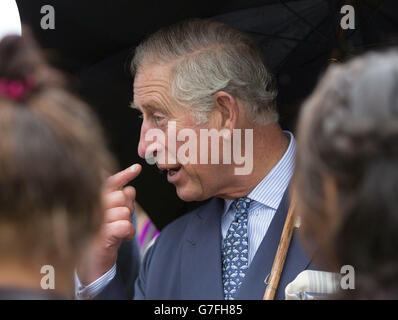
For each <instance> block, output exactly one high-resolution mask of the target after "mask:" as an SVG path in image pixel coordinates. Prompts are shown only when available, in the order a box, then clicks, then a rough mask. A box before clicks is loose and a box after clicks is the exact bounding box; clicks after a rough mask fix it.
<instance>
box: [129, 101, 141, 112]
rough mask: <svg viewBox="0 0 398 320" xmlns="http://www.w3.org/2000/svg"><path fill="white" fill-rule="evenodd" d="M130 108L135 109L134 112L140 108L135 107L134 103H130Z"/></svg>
mask: <svg viewBox="0 0 398 320" xmlns="http://www.w3.org/2000/svg"><path fill="white" fill-rule="evenodd" d="M130 108H133V109H136V110H138V111H141V108H140V107H139V106H137V105H136V104H135V103H134V101H132V102H131V103H130Z"/></svg>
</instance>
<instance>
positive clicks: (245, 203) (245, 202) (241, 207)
mask: <svg viewBox="0 0 398 320" xmlns="http://www.w3.org/2000/svg"><path fill="white" fill-rule="evenodd" d="M251 202H252V200H251V199H249V198H248V197H243V198H239V199H236V200H235V208H236V211H237V213H240V212H241V213H244V212H247V211H248V210H249V207H250V203H251Z"/></svg>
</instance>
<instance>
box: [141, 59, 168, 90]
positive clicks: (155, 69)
mask: <svg viewBox="0 0 398 320" xmlns="http://www.w3.org/2000/svg"><path fill="white" fill-rule="evenodd" d="M170 71H171V68H170V64H161V63H144V64H143V65H142V66H140V68H139V69H138V70H137V73H136V75H135V79H134V86H140V85H141V84H142V83H143V84H145V83H146V82H151V81H167V82H168V81H169V78H170Z"/></svg>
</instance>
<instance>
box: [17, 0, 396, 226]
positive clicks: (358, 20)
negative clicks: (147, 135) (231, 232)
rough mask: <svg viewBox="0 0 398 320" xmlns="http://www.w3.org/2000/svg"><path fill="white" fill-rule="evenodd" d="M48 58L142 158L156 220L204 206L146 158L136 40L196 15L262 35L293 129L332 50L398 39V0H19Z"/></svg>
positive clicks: (133, 158)
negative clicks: (45, 13) (346, 18)
mask: <svg viewBox="0 0 398 320" xmlns="http://www.w3.org/2000/svg"><path fill="white" fill-rule="evenodd" d="M17 3H18V6H19V9H20V14H21V18H22V21H23V22H24V23H25V24H27V25H29V26H30V27H31V28H32V29H33V31H34V33H35V35H36V37H37V38H38V40H39V42H40V43H41V45H42V46H43V48H45V49H46V52H47V53H48V55H49V57H50V59H51V61H52V62H53V63H54V64H55V65H56V66H58V67H60V68H61V69H63V70H65V71H66V72H68V73H69V74H71V76H72V77H74V78H75V80H78V81H77V82H78V83H79V86H78V90H79V92H80V94H81V95H82V96H83V97H84V98H85V99H87V100H88V102H90V104H91V105H92V106H93V108H94V109H95V110H96V111H97V113H98V115H99V116H100V119H101V120H102V122H103V124H104V127H105V128H106V131H107V133H108V137H109V141H110V145H111V147H112V149H113V151H114V152H115V154H116V155H117V156H118V159H119V162H120V166H121V167H127V166H129V165H130V164H132V163H134V162H137V161H138V162H141V163H142V164H143V165H144V170H143V173H142V175H141V176H140V177H139V178H138V179H137V180H136V181H134V183H133V184H134V185H135V186H136V188H137V200H138V202H139V203H140V204H141V206H142V207H143V208H144V209H145V211H146V212H147V213H148V215H149V216H150V217H151V218H152V220H153V221H154V222H155V224H156V225H157V227H158V228H162V227H164V226H165V225H166V224H167V223H169V222H170V221H172V220H174V219H175V218H176V217H178V216H180V215H182V214H184V213H185V212H186V211H187V210H189V209H191V208H193V207H195V206H196V205H198V204H197V203H185V202H182V201H181V200H179V199H178V198H177V196H176V194H175V188H174V186H172V185H170V184H168V183H167V181H166V179H165V177H163V176H161V175H160V174H159V173H158V170H157V169H156V168H155V167H152V166H149V165H147V164H146V163H145V161H142V159H139V157H138V155H137V144H138V139H139V129H140V124H141V123H140V120H139V119H138V117H137V114H136V113H135V111H134V110H132V109H130V108H129V107H128V105H129V102H130V100H131V98H132V94H133V92H132V87H133V86H132V78H131V75H130V71H129V59H130V58H131V55H132V52H133V49H134V47H135V46H136V45H137V44H138V43H139V42H140V41H141V40H142V39H143V38H144V37H145V36H146V35H148V34H150V33H152V32H154V31H155V30H157V29H159V28H160V27H162V26H165V25H169V24H171V23H174V22H176V21H179V20H182V19H185V18H189V17H201V18H212V19H215V20H218V21H222V22H225V23H228V24H231V25H233V26H235V27H236V28H238V29H240V30H243V31H246V32H248V33H249V34H251V35H252V36H253V37H254V38H255V39H257V40H258V42H259V44H260V46H261V48H262V50H263V53H264V57H265V58H264V59H265V63H266V64H267V65H268V66H269V68H270V69H271V70H272V71H273V72H274V74H275V75H276V77H277V81H278V85H279V96H278V103H279V107H280V114H281V124H282V126H283V127H284V128H286V129H290V130H294V126H295V119H296V116H297V112H298V110H299V106H300V103H301V102H302V101H303V99H304V98H305V97H306V96H308V94H309V93H310V92H311V90H312V89H313V88H314V85H315V83H316V81H317V79H318V78H319V75H320V74H321V73H322V72H323V70H324V69H325V68H326V67H327V65H328V63H329V61H330V58H334V59H338V60H344V59H346V58H348V57H351V56H353V55H356V54H358V53H362V52H364V51H366V50H369V49H373V48H378V47H381V46H388V45H391V44H393V43H395V39H396V34H397V31H398V27H397V26H398V10H397V9H398V8H397V7H398V4H397V1H393V0H385V1H382V0H379V1H375V0H360V1H359V0H358V1H338V0H335V1H331V0H329V1H328V0H290V1H287V0H285V1H282V0H279V1H278V0H262V1H260V0H240V1H236V0H235V1H231V0H229V1H218V2H215V1H207V0H202V1H190V2H189V3H187V2H186V1H184V2H181V1H153V0H147V1H129V0H118V1H117V0H112V1H110V0H97V1H95V2H94V1H76V2H74V1H73V2H72V1H65V0H64V1H61V0H58V1H56V0H52V1H51V0H17ZM48 4H49V5H52V6H53V7H54V9H55V13H56V24H55V30H42V29H41V28H40V19H41V18H42V14H41V13H40V8H41V7H42V6H43V5H48ZM344 4H351V5H353V7H354V8H355V29H353V30H347V31H343V30H341V28H340V20H341V19H342V17H343V15H342V14H341V13H340V9H341V7H342V6H343V5H344Z"/></svg>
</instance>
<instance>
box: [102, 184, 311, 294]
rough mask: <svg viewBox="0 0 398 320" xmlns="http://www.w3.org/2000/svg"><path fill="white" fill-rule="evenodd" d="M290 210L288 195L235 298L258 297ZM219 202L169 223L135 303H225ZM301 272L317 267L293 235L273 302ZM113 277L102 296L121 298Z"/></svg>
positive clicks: (147, 260)
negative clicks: (221, 301) (204, 301)
mask: <svg viewBox="0 0 398 320" xmlns="http://www.w3.org/2000/svg"><path fill="white" fill-rule="evenodd" d="M288 207H289V199H288V195H287V192H286V194H285V195H284V197H283V199H282V202H281V204H280V206H279V208H278V210H277V212H276V214H275V216H274V218H273V220H272V222H271V224H270V226H269V229H268V231H267V234H266V235H265V237H264V239H263V241H262V243H261V245H260V247H259V248H258V251H257V253H256V255H255V257H254V258H253V261H252V262H251V264H250V267H249V269H248V271H247V274H246V276H245V279H244V281H243V283H242V285H241V287H240V289H239V291H238V293H237V297H236V299H262V297H263V294H264V291H265V284H264V280H265V278H266V276H267V275H268V273H269V272H270V271H271V268H272V264H273V261H274V257H275V253H276V250H277V247H278V244H279V240H280V236H281V233H282V229H283V225H284V222H285V218H286V214H287V211H288ZM223 208H224V201H223V200H222V199H218V198H213V199H212V200H210V201H209V202H208V203H207V204H205V205H203V206H202V207H200V208H198V209H196V210H194V211H193V212H191V213H189V214H187V215H185V216H182V217H181V218H179V219H177V220H176V221H174V222H173V223H171V224H170V225H168V226H167V227H166V228H165V229H164V230H163V231H162V232H161V234H160V236H159V238H158V239H157V240H156V242H155V244H154V245H153V246H152V247H151V248H150V249H149V250H148V252H147V254H146V255H145V257H144V261H143V263H142V265H141V269H140V273H139V276H138V279H137V281H136V283H135V298H136V299H194V300H201V299H208V300H218V299H224V295H223V285H222V276H221V215H222V213H223ZM305 269H317V268H316V267H315V266H312V265H311V259H310V257H309V255H307V254H306V253H305V252H304V251H303V249H302V247H301V246H300V244H299V242H298V239H297V235H296V234H293V238H292V241H291V244H290V248H289V251H288V255H287V257H286V262H285V267H284V270H283V272H282V275H281V279H280V282H279V288H278V290H277V292H276V296H275V299H284V297H285V294H284V291H285V287H286V285H287V284H288V283H290V282H291V281H293V280H294V279H295V278H296V276H297V275H298V274H299V273H300V272H301V271H303V270H305ZM120 287H122V283H121V282H120V279H118V276H116V277H115V279H114V280H113V281H112V282H111V284H109V285H108V287H107V288H106V289H105V291H104V293H105V294H106V295H108V296H105V297H108V298H115V299H118V298H123V297H122V296H120V294H119V293H118V291H119V290H120Z"/></svg>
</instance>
